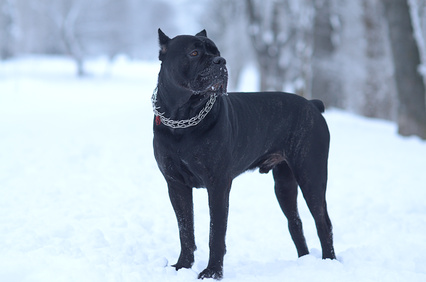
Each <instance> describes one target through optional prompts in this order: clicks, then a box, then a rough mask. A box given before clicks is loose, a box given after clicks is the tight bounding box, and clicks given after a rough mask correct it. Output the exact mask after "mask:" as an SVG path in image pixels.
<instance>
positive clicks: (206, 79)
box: [193, 57, 228, 95]
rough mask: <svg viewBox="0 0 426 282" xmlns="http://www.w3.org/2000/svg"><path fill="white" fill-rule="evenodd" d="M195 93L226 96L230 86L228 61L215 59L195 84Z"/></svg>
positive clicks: (220, 58) (219, 58)
mask: <svg viewBox="0 0 426 282" xmlns="http://www.w3.org/2000/svg"><path fill="white" fill-rule="evenodd" d="M195 85H196V86H197V87H194V88H195V89H194V88H193V92H194V93H196V94H217V95H226V94H227V85H228V70H227V68H226V60H225V59H224V58H222V57H215V58H213V60H212V63H211V65H210V66H209V67H207V68H206V69H204V70H203V71H202V72H201V73H200V74H199V76H198V77H197V79H196V81H195V83H194V86H195Z"/></svg>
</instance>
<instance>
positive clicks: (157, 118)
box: [155, 116, 161, 125]
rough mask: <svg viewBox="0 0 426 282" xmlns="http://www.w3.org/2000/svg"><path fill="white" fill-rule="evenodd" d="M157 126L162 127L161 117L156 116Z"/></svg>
mask: <svg viewBox="0 0 426 282" xmlns="http://www.w3.org/2000/svg"><path fill="white" fill-rule="evenodd" d="M155 124H156V125H160V124H161V118H160V116H156V117H155Z"/></svg>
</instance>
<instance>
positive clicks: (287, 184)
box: [152, 29, 335, 279]
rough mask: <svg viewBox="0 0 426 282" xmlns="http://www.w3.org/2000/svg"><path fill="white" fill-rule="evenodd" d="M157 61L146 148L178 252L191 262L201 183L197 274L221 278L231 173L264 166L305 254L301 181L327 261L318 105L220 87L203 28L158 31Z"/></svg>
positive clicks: (186, 264)
mask: <svg viewBox="0 0 426 282" xmlns="http://www.w3.org/2000/svg"><path fill="white" fill-rule="evenodd" d="M158 33H159V41H160V54H159V59H160V61H161V69H160V73H159V75H158V85H157V88H156V90H155V91H154V94H153V96H152V104H153V108H154V114H155V116H154V141H153V145H154V154H155V158H156V161H157V164H158V167H159V169H160V171H161V172H162V174H163V175H164V178H165V180H166V181H167V185H168V192H169V196H170V201H171V203H172V206H173V209H174V211H175V213H176V218H177V222H178V227H179V236H180V243H181V252H180V256H179V259H178V261H177V263H176V264H175V265H173V267H175V268H176V270H179V269H181V268H191V266H192V264H193V263H194V251H195V249H196V246H195V240H194V216H193V199H192V189H193V188H201V187H205V188H207V193H208V202H209V208H210V240H209V247H210V257H209V262H208V265H207V268H206V269H205V270H203V271H202V272H201V273H200V274H199V278H201V279H203V278H215V279H221V278H222V277H223V259H224V255H225V252H226V248H225V233H226V227H227V219H228V209H229V192H230V190H231V184H232V180H233V179H234V178H235V177H237V176H238V175H240V174H241V173H243V172H245V171H247V170H253V169H256V168H259V172H260V173H268V172H269V171H271V170H272V174H273V177H274V180H275V194H276V196H277V198H278V203H279V204H280V206H281V209H282V211H283V212H284V214H285V216H286V217H287V219H288V228H289V231H290V234H291V237H292V239H293V241H294V244H295V245H296V249H297V252H298V255H299V257H300V256H303V255H306V254H308V253H309V251H308V247H307V245H306V241H305V237H304V235H303V230H302V222H301V220H300V218H299V213H298V209H297V201H296V198H297V192H298V186H299V187H300V189H301V191H302V193H303V196H304V198H305V200H306V203H307V205H308V207H309V209H310V212H311V213H312V216H313V217H314V219H315V224H316V228H317V232H318V236H319V239H320V241H321V247H322V257H323V258H324V259H327V258H329V259H334V258H335V254H334V249H333V235H332V226H331V222H330V218H329V216H328V213H327V204H326V198H325V191H326V186H327V159H328V150H329V139H330V135H329V131H328V127H327V124H326V122H325V120H324V118H323V116H322V114H321V113H322V112H323V111H324V104H323V103H322V102H321V101H319V100H311V101H309V100H306V99H305V98H303V97H300V96H298V95H294V94H290V93H283V92H260V93H227V80H228V72H227V68H226V60H225V59H224V58H222V57H221V56H220V52H219V50H218V48H217V47H216V45H215V44H214V43H213V41H212V40H210V39H209V38H207V33H206V31H205V30H203V31H201V32H200V33H198V34H196V35H195V36H189V35H180V36H176V37H174V38H172V39H171V38H169V37H168V36H167V35H165V34H164V33H163V32H162V31H161V30H160V29H159V30H158Z"/></svg>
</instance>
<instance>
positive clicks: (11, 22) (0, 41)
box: [0, 0, 17, 59]
mask: <svg viewBox="0 0 426 282" xmlns="http://www.w3.org/2000/svg"><path fill="white" fill-rule="evenodd" d="M16 28H17V26H16V7H15V5H14V3H13V1H12V0H0V59H7V58H9V57H12V56H13V53H14V50H13V49H14V48H13V47H14V43H15V41H16V32H17V30H16Z"/></svg>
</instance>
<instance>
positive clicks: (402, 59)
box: [384, 0, 426, 139]
mask: <svg viewBox="0 0 426 282" xmlns="http://www.w3.org/2000/svg"><path fill="white" fill-rule="evenodd" d="M384 5H385V11H386V18H387V22H388V27H389V36H390V40H391V45H392V46H391V47H392V54H393V61H394V69H395V80H396V87H397V92H398V98H399V108H398V133H399V134H401V135H403V136H408V135H418V136H420V137H421V138H423V139H426V103H425V92H426V91H425V85H424V82H423V77H422V76H421V75H420V73H419V72H418V69H417V68H418V66H419V65H420V55H419V50H418V47H417V44H416V41H415V39H414V32H413V27H412V24H411V18H410V12H409V7H408V3H407V1H406V0H385V1H384Z"/></svg>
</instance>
